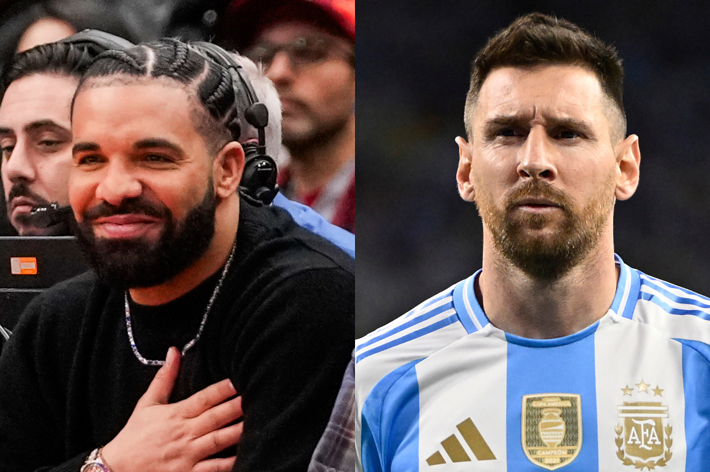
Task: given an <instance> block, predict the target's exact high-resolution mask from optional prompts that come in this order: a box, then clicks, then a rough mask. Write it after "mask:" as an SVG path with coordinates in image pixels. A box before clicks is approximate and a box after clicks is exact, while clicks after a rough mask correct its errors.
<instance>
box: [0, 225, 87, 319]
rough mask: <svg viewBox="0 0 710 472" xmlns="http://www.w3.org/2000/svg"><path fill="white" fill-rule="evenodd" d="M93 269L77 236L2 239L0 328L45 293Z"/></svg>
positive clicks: (0, 242)
mask: <svg viewBox="0 0 710 472" xmlns="http://www.w3.org/2000/svg"><path fill="white" fill-rule="evenodd" d="M88 269H89V265H88V263H87V262H86V259H85V257H84V255H83V253H82V252H81V250H80V249H79V246H78V244H77V242H76V240H75V238H74V237H73V236H22V237H20V236H0V325H2V326H4V327H6V328H10V329H12V327H13V326H14V325H15V323H16V321H17V318H19V316H20V313H21V312H22V310H23V309H24V308H25V306H26V305H27V303H29V301H30V300H31V299H32V298H34V297H35V296H36V295H37V294H38V293H40V292H41V291H42V290H44V289H46V288H49V287H51V286H52V285H54V284H56V283H57V282H61V281H62V280H66V279H68V278H71V277H73V276H75V275H78V274H80V273H82V272H85V271H86V270H88Z"/></svg>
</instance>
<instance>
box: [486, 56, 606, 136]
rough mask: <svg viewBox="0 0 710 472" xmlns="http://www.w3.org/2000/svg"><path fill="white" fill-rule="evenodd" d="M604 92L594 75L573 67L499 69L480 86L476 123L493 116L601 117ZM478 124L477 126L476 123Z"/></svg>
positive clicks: (584, 69)
mask: <svg viewBox="0 0 710 472" xmlns="http://www.w3.org/2000/svg"><path fill="white" fill-rule="evenodd" d="M604 96H605V95H604V92H603V91H602V88H601V84H600V83H599V80H598V79H597V77H596V75H594V73H593V72H591V71H589V70H588V69H586V68H584V67H581V66H574V65H550V66H535V67H500V68H497V69H494V70H492V71H491V72H490V74H489V75H488V77H486V80H485V81H484V82H483V84H482V86H481V90H480V92H479V94H478V100H477V102H476V107H475V109H474V119H475V120H476V121H480V120H483V121H485V120H488V119H491V118H492V117H495V116H519V117H525V116H529V117H530V118H531V119H532V117H533V116H535V115H540V114H542V115H544V114H547V115H554V116H556V117H559V118H563V117H574V118H578V119H581V118H584V117H587V116H588V117H590V118H591V117H592V116H595V115H596V116H601V115H602V114H603V107H604ZM479 124H480V123H479Z"/></svg>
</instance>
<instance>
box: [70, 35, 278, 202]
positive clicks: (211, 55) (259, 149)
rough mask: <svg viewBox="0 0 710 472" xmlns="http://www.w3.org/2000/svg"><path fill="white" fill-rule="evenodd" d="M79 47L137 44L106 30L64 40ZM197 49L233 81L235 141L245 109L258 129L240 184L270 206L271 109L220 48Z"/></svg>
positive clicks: (95, 49)
mask: <svg viewBox="0 0 710 472" xmlns="http://www.w3.org/2000/svg"><path fill="white" fill-rule="evenodd" d="M61 42H66V43H70V44H75V45H77V46H80V47H85V48H86V49H87V51H88V52H89V53H90V54H92V55H94V56H97V55H98V54H100V53H102V52H104V51H107V50H109V49H116V50H119V51H124V50H126V49H129V48H131V47H134V46H135V45H134V44H133V43H131V42H130V41H128V40H125V39H123V38H121V37H119V36H115V35H113V34H110V33H106V32H104V31H99V30H93V29H85V30H83V31H81V32H80V33H77V34H75V35H73V36H70V37H68V38H66V39H63V40H61ZM190 44H191V45H193V46H196V48H195V49H196V52H198V53H199V54H200V55H201V56H202V57H204V58H205V59H207V60H209V61H210V62H212V63H214V64H216V65H217V66H219V67H223V68H225V69H226V70H227V71H228V72H229V75H230V77H231V78H232V88H233V89H234V94H235V103H234V106H233V110H232V115H233V116H234V118H233V123H232V124H230V126H229V129H230V132H231V133H232V138H233V139H234V140H235V141H238V140H239V134H240V130H239V126H238V123H239V121H238V116H239V113H240V110H244V118H245V119H246V121H247V123H249V124H250V125H252V126H253V127H254V128H256V130H257V132H258V142H257V144H254V143H244V144H242V147H243V148H244V154H245V164H244V173H243V174H242V180H241V182H240V184H239V187H240V191H241V192H242V194H243V195H246V196H248V197H251V198H252V199H255V200H258V201H260V202H262V203H264V204H267V205H268V204H269V203H271V201H272V200H273V199H274V197H275V196H276V194H277V193H278V191H279V190H278V187H277V185H276V176H277V174H278V169H277V167H276V161H274V159H273V158H271V157H270V156H268V155H267V154H266V131H265V128H266V126H268V124H269V110H268V109H267V108H266V105H264V104H263V103H261V102H259V99H258V97H257V95H256V92H254V88H253V87H252V85H251V82H250V81H249V79H248V78H247V77H246V76H245V75H244V73H243V70H242V66H241V65H239V64H237V62H236V61H235V60H234V59H233V58H232V57H231V56H230V55H229V54H228V53H227V52H226V51H225V50H224V49H222V48H221V47H219V46H217V45H216V44H212V43H207V42H202V41H198V42H192V43H190Z"/></svg>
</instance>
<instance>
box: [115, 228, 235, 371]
mask: <svg viewBox="0 0 710 472" xmlns="http://www.w3.org/2000/svg"><path fill="white" fill-rule="evenodd" d="M236 247H237V242H236V241H235V242H234V245H233V246H232V252H230V253H229V258H228V259H227V263H226V264H225V265H224V269H222V275H220V277H219V281H218V282H217V286H216V287H215V288H214V291H213V292H212V296H211V297H210V301H209V302H207V308H206V309H205V314H204V315H202V321H201V322H200V327H199V328H197V334H195V337H194V338H192V340H191V341H190V342H188V343H187V344H185V346H183V348H182V351H181V352H182V355H183V356H184V355H185V353H186V352H187V351H188V350H189V349H190V348H191V347H192V346H194V345H195V343H197V341H198V340H199V339H200V336H202V331H203V330H204V329H205V324H206V323H207V315H208V314H209V312H210V310H211V309H212V304H213V303H214V301H215V299H216V298H217V294H219V290H220V289H221V288H222V282H224V278H225V277H226V276H227V271H228V270H229V266H230V265H231V264H232V259H233V258H234V251H235V249H236ZM123 302H124V305H125V308H126V330H127V331H128V341H129V342H130V344H131V350H132V351H133V355H135V356H136V359H138V360H139V361H140V362H141V364H144V365H163V364H165V361H164V360H160V361H159V360H152V359H146V358H145V357H143V356H142V355H141V353H140V352H139V351H138V346H136V340H135V338H134V337H133V327H132V325H131V309H130V307H129V306H128V290H126V291H125V292H123Z"/></svg>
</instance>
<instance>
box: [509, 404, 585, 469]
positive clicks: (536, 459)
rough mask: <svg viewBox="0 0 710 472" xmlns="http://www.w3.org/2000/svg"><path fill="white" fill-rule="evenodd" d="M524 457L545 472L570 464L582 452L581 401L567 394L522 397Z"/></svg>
mask: <svg viewBox="0 0 710 472" xmlns="http://www.w3.org/2000/svg"><path fill="white" fill-rule="evenodd" d="M521 432H522V440H523V451H525V456H526V457H527V458H528V459H530V460H531V461H532V463H533V464H535V465H537V466H540V467H544V468H545V469H548V470H555V469H559V468H560V467H564V466H566V465H568V464H569V463H571V462H572V461H573V460H574V459H575V458H576V457H577V455H578V454H579V450H580V449H581V448H582V398H581V396H580V395H573V394H567V393H545V394H540V395H524V396H523V414H522V431H521Z"/></svg>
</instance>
